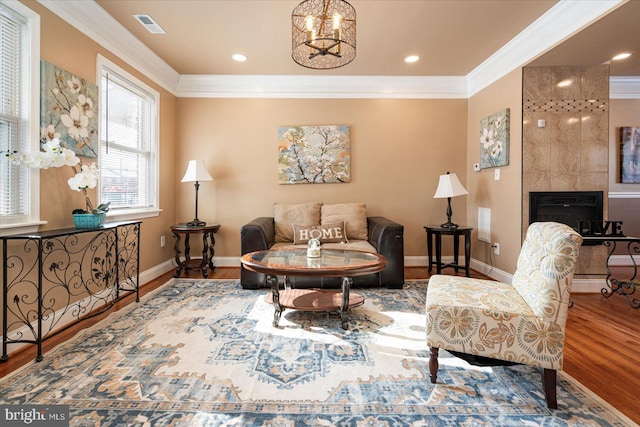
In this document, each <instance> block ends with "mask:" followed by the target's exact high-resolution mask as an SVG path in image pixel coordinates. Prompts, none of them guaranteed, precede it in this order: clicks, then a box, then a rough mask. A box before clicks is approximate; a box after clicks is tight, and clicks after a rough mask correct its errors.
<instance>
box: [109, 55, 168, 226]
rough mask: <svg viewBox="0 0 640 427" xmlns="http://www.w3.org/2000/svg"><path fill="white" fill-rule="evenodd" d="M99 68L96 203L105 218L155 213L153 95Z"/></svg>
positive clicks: (126, 78) (119, 72)
mask: <svg viewBox="0 0 640 427" xmlns="http://www.w3.org/2000/svg"><path fill="white" fill-rule="evenodd" d="M123 74H124V72H123V71H122V70H120V69H119V70H115V69H113V68H111V67H109V66H106V65H103V66H102V79H101V80H102V81H101V96H102V101H101V105H102V107H101V111H102V112H101V116H102V138H101V147H100V159H99V160H100V202H101V203H106V202H111V205H110V212H111V213H115V214H118V213H126V212H127V211H131V210H136V211H138V210H142V211H144V210H155V209H157V207H158V193H157V182H158V176H157V175H158V166H157V164H158V159H157V146H158V143H157V131H156V129H157V95H156V94H155V93H152V92H151V91H150V90H149V89H148V88H146V87H143V86H141V85H140V84H139V82H136V81H133V80H132V78H131V77H130V76H127V75H123Z"/></svg>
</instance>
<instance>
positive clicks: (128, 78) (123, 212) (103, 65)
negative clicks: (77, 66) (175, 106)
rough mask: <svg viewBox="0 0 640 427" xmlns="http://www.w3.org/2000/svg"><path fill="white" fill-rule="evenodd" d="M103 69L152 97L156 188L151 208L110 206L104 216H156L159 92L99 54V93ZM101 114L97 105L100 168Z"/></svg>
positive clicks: (99, 196)
mask: <svg viewBox="0 0 640 427" xmlns="http://www.w3.org/2000/svg"><path fill="white" fill-rule="evenodd" d="M103 70H108V72H109V73H110V74H111V73H113V74H114V75H116V76H117V78H118V80H121V81H124V82H127V83H129V84H130V85H131V86H132V87H133V88H132V89H131V90H132V92H136V93H137V92H140V90H142V91H143V92H146V93H147V94H149V95H150V96H151V98H152V103H153V105H152V106H151V114H150V121H151V124H150V129H149V133H150V135H151V142H150V146H151V152H152V157H153V159H152V160H151V161H153V162H154V163H153V165H152V168H153V172H152V176H151V179H152V180H154V185H155V188H156V191H155V195H154V197H153V200H152V203H151V206H150V207H148V208H118V209H112V210H110V211H109V212H107V217H108V218H109V219H110V220H118V221H124V220H130V219H140V218H149V217H155V216H158V215H159V214H160V212H162V209H160V93H159V92H158V91H156V90H155V89H153V88H151V87H150V86H149V85H147V84H146V83H144V82H142V81H141V80H140V79H138V78H136V77H134V76H133V75H131V73H129V72H127V71H125V70H124V69H123V68H121V67H119V66H118V65H116V64H114V63H113V62H111V61H110V60H108V59H107V58H105V57H104V56H102V55H98V56H97V66H96V81H97V82H98V88H99V93H100V94H102V89H103V88H102V75H103ZM102 103H103V100H102V99H101V100H100V105H101V106H102ZM103 114H104V111H103V109H102V108H100V120H99V122H100V125H99V126H100V128H99V129H100V138H99V140H100V141H99V147H98V153H100V157H99V158H98V168H99V169H100V170H101V169H102V168H101V164H102V158H101V157H102V146H103V144H104V143H105V141H104V135H105V130H104V129H102V123H103V119H102V115H103ZM99 174H100V178H99V179H101V174H102V172H100V173H99ZM98 200H100V201H101V203H102V194H101V190H100V186H98Z"/></svg>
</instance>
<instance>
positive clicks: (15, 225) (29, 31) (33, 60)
mask: <svg viewBox="0 0 640 427" xmlns="http://www.w3.org/2000/svg"><path fill="white" fill-rule="evenodd" d="M0 4H2V5H3V6H4V7H6V8H8V9H10V10H11V11H13V13H15V14H16V15H19V16H21V17H22V18H23V19H24V20H25V21H26V32H25V33H26V40H25V46H24V48H23V49H24V50H23V53H24V58H25V64H24V65H25V66H26V67H27V68H28V76H27V77H26V78H25V79H24V82H23V91H22V96H24V98H25V99H24V101H25V108H24V110H25V112H26V117H25V118H24V119H25V120H28V123H29V124H28V125H27V126H25V127H24V129H25V131H26V133H27V135H26V136H25V138H26V141H27V143H26V144H25V146H26V148H27V150H29V151H38V150H40V15H38V14H37V13H35V12H34V11H33V10H31V9H30V8H28V7H27V6H25V5H23V4H21V3H20V2H17V1H5V0H0ZM2 160H3V161H6V160H4V159H2ZM15 167H24V166H15ZM27 175H28V183H27V189H28V190H27V191H26V192H25V193H24V197H25V201H24V202H25V205H26V207H27V208H26V212H25V214H24V215H21V216H17V217H14V218H12V219H7V218H6V217H3V216H2V215H0V236H4V235H9V234H16V233H31V232H35V231H37V230H38V227H39V226H40V225H41V224H46V223H47V222H46V221H43V220H41V219H40V170H39V169H31V168H30V169H29V172H28V174H27Z"/></svg>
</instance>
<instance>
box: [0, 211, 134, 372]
mask: <svg viewBox="0 0 640 427" xmlns="http://www.w3.org/2000/svg"><path fill="white" fill-rule="evenodd" d="M140 224H141V221H123V222H112V223H106V224H104V225H103V226H101V227H99V228H91V229H76V228H66V229H60V230H48V231H43V232H36V233H30V234H15V235H10V236H1V237H0V239H1V240H2V296H3V304H2V332H3V334H2V357H1V358H0V361H2V362H4V361H6V360H7V359H8V353H7V345H8V344H15V343H29V344H36V345H37V347H38V352H37V356H36V361H37V362H39V361H41V360H42V342H43V341H44V340H46V339H47V338H49V337H51V336H53V335H55V334H56V333H58V332H60V331H62V330H63V329H65V328H66V327H68V326H70V325H71V324H73V323H77V322H79V321H81V320H85V319H88V318H90V317H93V316H96V315H98V314H100V313H103V312H105V311H107V310H109V309H110V308H112V307H113V305H114V304H115V303H116V302H117V301H119V300H121V299H122V298H123V297H124V296H126V295H128V294H130V293H133V292H135V294H136V302H138V301H140V294H139V265H140Z"/></svg>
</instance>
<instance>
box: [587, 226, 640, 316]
mask: <svg viewBox="0 0 640 427" xmlns="http://www.w3.org/2000/svg"><path fill="white" fill-rule="evenodd" d="M583 239H584V240H585V241H592V242H595V243H602V244H603V245H604V246H606V247H607V248H609V254H608V255H607V261H606V268H607V277H606V285H607V286H606V287H605V288H602V289H601V290H600V293H601V294H602V295H603V296H604V297H607V298H610V297H611V295H613V294H619V295H622V296H624V297H625V298H626V299H627V302H628V303H629V305H630V306H631V307H633V308H635V309H637V308H640V291H639V292H638V293H637V294H636V291H637V290H638V287H639V286H640V283H637V282H636V277H637V274H638V266H637V264H636V260H635V257H634V255H638V254H640V237H631V236H606V237H584V236H583ZM618 243H620V244H626V246H627V254H628V255H629V258H630V260H631V266H632V271H633V273H632V274H631V277H629V279H627V280H625V279H619V278H614V277H612V275H613V274H612V272H611V269H610V264H609V261H610V259H611V255H613V253H614V251H615V250H616V245H617V244H618Z"/></svg>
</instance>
